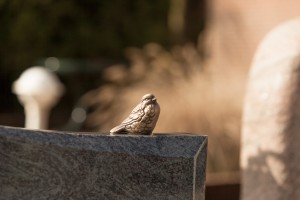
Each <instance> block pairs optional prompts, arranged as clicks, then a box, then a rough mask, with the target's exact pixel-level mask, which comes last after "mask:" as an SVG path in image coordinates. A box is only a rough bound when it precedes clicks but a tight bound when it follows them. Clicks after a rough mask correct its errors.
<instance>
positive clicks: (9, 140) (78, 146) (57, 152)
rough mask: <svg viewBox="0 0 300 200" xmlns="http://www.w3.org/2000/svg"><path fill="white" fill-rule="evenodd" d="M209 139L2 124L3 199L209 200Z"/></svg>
mask: <svg viewBox="0 0 300 200" xmlns="http://www.w3.org/2000/svg"><path fill="white" fill-rule="evenodd" d="M206 154H207V137H206V136H195V135H194V136H193V135H187V134H184V135H176V136H173V135H172V136H171V135H154V136H109V135H97V134H92V133H67V132H57V131H36V130H26V129H20V128H12V127H3V126H0V194H1V195H0V199H1V200H4V199H5V200H9V199H22V200H26V199H30V200H37V199H38V200H42V199H89V200H91V199H102V200H116V199H122V200H127V199H141V200H142V199H143V200H145V199H151V200H154V199H162V200H166V199H170V200H177V199H178V200H180V199H182V200H189V199H191V200H204V193H205V169H206Z"/></svg>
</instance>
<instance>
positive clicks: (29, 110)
mask: <svg viewBox="0 0 300 200" xmlns="http://www.w3.org/2000/svg"><path fill="white" fill-rule="evenodd" d="M12 90H13V92H14V93H15V94H16V95H17V96H18V99H19V101H20V103H21V104H22V105H23V106H24V109H25V116H26V119H25V127H26V128H30V129H47V128H48V117H49V113H50V110H51V109H52V108H53V106H55V105H56V103H57V102H58V100H59V98H60V97H61V96H62V94H63V92H64V86H63V85H62V83H61V82H60V81H59V79H58V77H57V76H56V75H55V74H54V73H53V72H51V71H49V70H47V69H46V68H44V67H38V66H35V67H31V68H29V69H27V70H25V71H24V72H23V73H22V74H21V76H20V77H19V79H18V80H16V81H15V82H14V83H13V86H12Z"/></svg>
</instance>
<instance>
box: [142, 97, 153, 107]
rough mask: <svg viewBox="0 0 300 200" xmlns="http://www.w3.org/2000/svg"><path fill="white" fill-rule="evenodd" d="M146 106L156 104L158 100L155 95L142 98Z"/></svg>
mask: <svg viewBox="0 0 300 200" xmlns="http://www.w3.org/2000/svg"><path fill="white" fill-rule="evenodd" d="M142 102H143V103H144V104H146V105H147V104H151V103H156V98H155V96H154V95H153V94H145V95H144V96H143V98H142Z"/></svg>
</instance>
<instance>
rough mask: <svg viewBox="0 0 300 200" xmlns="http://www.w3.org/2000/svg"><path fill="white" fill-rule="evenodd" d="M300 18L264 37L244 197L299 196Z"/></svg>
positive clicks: (248, 118) (289, 199) (246, 146)
mask: <svg viewBox="0 0 300 200" xmlns="http://www.w3.org/2000/svg"><path fill="white" fill-rule="evenodd" d="M299 144H300V18H298V19H294V20H291V21H288V22H285V23H283V24H282V25H280V26H278V27H276V28H275V29H273V30H272V31H271V32H270V33H269V34H267V35H266V37H265V38H264V39H263V41H262V43H261V44H260V46H259V47H258V49H257V52H256V55H255V58H254V60H253V65H252V67H251V71H250V77H249V83H248V88H247V95H246V98H245V107H244V116H243V128H242V148H241V150H242V151H241V153H242V154H241V167H242V173H243V174H242V184H241V185H242V199H243V200H266V199H272V200H283V199H284V200H294V199H300V151H299Z"/></svg>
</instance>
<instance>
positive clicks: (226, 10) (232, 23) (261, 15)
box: [205, 0, 300, 73]
mask: <svg viewBox="0 0 300 200" xmlns="http://www.w3.org/2000/svg"><path fill="white" fill-rule="evenodd" d="M299 11H300V2H299V1H297V0H287V1H275V0H264V1H259V0H255V1H240V0H210V1H208V12H207V13H208V20H207V30H206V37H205V39H206V41H205V42H206V44H205V45H206V50H207V52H206V54H207V58H208V59H207V61H208V64H209V66H210V68H213V70H214V71H215V72H216V73H217V72H218V71H220V69H222V68H225V70H226V71H227V70H230V69H234V70H231V71H235V70H242V71H244V73H247V69H248V67H249V65H250V63H251V60H252V57H253V54H254V51H255V49H256V47H257V45H258V44H259V42H260V40H261V39H262V37H263V36H264V35H265V34H266V33H267V32H268V31H270V29H272V28H273V27H274V26H276V25H278V24H279V23H281V22H283V21H285V20H287V19H291V18H294V17H296V16H299V15H300V14H299V13H300V12H299ZM222 71H223V70H222ZM235 73H236V72H235Z"/></svg>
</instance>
